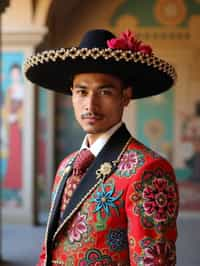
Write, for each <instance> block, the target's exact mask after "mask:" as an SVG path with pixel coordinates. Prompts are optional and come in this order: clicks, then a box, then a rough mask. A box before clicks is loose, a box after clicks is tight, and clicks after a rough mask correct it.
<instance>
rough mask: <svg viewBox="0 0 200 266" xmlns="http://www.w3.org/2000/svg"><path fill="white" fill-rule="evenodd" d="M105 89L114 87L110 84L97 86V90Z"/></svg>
mask: <svg viewBox="0 0 200 266" xmlns="http://www.w3.org/2000/svg"><path fill="white" fill-rule="evenodd" d="M105 88H109V89H114V88H115V86H114V85H113V84H111V83H106V84H102V85H100V86H98V89H105Z"/></svg>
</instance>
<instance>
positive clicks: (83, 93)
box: [75, 89, 87, 96]
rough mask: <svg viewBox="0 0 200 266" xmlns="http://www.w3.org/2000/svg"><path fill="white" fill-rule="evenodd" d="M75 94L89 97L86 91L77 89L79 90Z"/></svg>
mask: <svg viewBox="0 0 200 266" xmlns="http://www.w3.org/2000/svg"><path fill="white" fill-rule="evenodd" d="M75 94H76V95H79V96H85V95H87V91H86V90H84V89H77V90H75Z"/></svg>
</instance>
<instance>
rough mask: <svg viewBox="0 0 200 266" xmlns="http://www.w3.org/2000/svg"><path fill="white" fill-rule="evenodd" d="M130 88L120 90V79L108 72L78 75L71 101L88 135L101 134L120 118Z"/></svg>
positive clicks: (127, 99)
mask: <svg viewBox="0 0 200 266" xmlns="http://www.w3.org/2000/svg"><path fill="white" fill-rule="evenodd" d="M130 98H131V88H126V89H123V84H122V81H121V80H120V79H118V78H117V77H114V76H112V75H109V74H102V73H84V74H77V75H76V76H75V77H74V80H73V86H72V102H73V107H74V111H75V116H76V119H77V121H78V122H79V124H80V126H81V127H82V128H83V130H84V131H86V132H87V133H88V134H97V135H98V134H101V133H104V132H105V131H107V130H108V129H110V128H111V127H113V126H114V125H116V124H117V123H118V122H120V121H121V118H122V114H123V110H124V107H125V106H126V105H128V103H129V101H130Z"/></svg>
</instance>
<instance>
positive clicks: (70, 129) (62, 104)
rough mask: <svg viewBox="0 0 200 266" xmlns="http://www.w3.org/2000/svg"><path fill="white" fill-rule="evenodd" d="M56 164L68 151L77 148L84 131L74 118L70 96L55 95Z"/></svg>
mask: <svg viewBox="0 0 200 266" xmlns="http://www.w3.org/2000/svg"><path fill="white" fill-rule="evenodd" d="M55 132H56V133H55V134H56V152H55V154H56V165H58V164H59V162H60V161H61V160H63V158H65V156H66V155H68V154H69V153H71V152H73V151H75V150H77V149H79V147H80V145H81V143H82V140H83V137H84V132H83V131H82V129H81V128H80V127H79V125H78V123H77V122H76V120H75V118H74V112H73V109H72V102H71V97H70V96H63V95H57V97H56V131H55Z"/></svg>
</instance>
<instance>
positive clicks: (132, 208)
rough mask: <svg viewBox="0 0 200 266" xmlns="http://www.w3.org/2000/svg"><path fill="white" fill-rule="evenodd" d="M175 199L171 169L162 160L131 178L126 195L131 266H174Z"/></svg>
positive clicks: (176, 205) (176, 197) (176, 194)
mask: <svg viewBox="0 0 200 266" xmlns="http://www.w3.org/2000/svg"><path fill="white" fill-rule="evenodd" d="M178 199H179V197H178V190H177V184H176V179H175V175H174V172H173V169H172V167H171V165H170V164H169V163H168V162H167V161H166V160H164V159H162V158H159V159H154V160H153V161H151V162H149V163H148V164H147V165H146V166H144V167H143V168H141V170H140V171H139V172H138V173H137V174H136V175H135V177H133V179H132V182H130V184H129V187H128V190H127V195H126V214H127V218H128V241H129V253H130V265H131V266H133V265H151V266H153V265H157V266H164V265H169V266H173V265H175V264H176V249H175V241H176V238H177V227H176V219H177V214H178V201H179V200H178Z"/></svg>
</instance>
